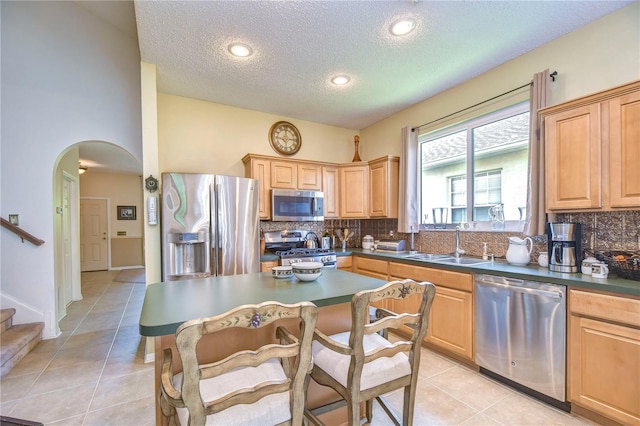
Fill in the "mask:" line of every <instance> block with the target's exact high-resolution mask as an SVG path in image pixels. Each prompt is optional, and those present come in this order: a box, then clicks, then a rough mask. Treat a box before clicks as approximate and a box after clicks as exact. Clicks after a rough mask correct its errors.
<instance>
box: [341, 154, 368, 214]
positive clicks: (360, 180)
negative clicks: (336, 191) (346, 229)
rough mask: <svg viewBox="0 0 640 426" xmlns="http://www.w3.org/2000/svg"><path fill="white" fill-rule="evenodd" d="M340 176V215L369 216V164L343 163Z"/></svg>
mask: <svg viewBox="0 0 640 426" xmlns="http://www.w3.org/2000/svg"><path fill="white" fill-rule="evenodd" d="M339 172H340V174H339V176H340V217H344V218H360V219H362V218H367V217H368V213H369V207H368V206H369V202H368V194H369V165H368V164H366V163H365V164H362V163H355V164H343V165H340V169H339Z"/></svg>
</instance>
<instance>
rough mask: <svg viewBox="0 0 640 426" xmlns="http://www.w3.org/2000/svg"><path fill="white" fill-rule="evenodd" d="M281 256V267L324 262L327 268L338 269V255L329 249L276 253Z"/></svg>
mask: <svg viewBox="0 0 640 426" xmlns="http://www.w3.org/2000/svg"><path fill="white" fill-rule="evenodd" d="M276 254H277V255H278V256H280V264H281V265H285V266H286V265H291V264H293V263H297V262H322V263H323V264H324V267H325V268H336V267H337V259H336V253H335V252H334V251H331V250H327V249H319V248H315V249H309V248H294V249H291V250H287V251H278V252H276Z"/></svg>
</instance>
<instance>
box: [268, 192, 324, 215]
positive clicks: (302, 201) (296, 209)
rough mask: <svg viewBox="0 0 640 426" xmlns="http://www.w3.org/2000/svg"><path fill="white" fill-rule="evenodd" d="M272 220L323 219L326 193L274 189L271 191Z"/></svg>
mask: <svg viewBox="0 0 640 426" xmlns="http://www.w3.org/2000/svg"><path fill="white" fill-rule="evenodd" d="M271 220H273V221H274V222H290V221H323V220H324V193H323V192H319V191H297V190H293V189H273V190H272V191H271Z"/></svg>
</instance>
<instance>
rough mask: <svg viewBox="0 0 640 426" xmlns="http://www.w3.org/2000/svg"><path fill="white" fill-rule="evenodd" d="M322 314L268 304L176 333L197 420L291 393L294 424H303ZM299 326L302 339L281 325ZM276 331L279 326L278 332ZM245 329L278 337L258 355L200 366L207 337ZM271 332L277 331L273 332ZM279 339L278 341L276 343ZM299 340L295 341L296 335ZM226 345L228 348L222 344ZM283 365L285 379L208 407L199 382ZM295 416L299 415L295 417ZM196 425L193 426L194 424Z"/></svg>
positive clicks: (187, 398)
mask: <svg viewBox="0 0 640 426" xmlns="http://www.w3.org/2000/svg"><path fill="white" fill-rule="evenodd" d="M317 315H318V308H317V307H316V306H315V305H314V304H313V303H311V302H302V303H297V304H292V305H286V304H282V303H278V302H264V303H261V304H258V305H244V306H241V307H238V308H236V309H233V310H231V311H229V312H227V313H225V314H222V315H218V316H213V317H209V318H202V319H196V320H191V321H187V322H185V323H184V324H182V325H181V326H180V327H179V328H178V330H177V331H176V346H177V348H178V352H179V354H180V357H181V359H182V367H183V380H182V401H183V402H184V405H185V406H186V408H187V409H188V410H189V416H190V418H191V419H192V420H193V419H194V418H196V419H203V418H204V417H206V416H207V415H211V414H215V413H218V412H220V411H222V410H225V409H227V408H229V407H231V406H234V405H237V404H252V403H254V402H256V401H258V400H260V399H262V398H263V397H265V396H267V395H271V394H276V393H281V392H286V391H289V392H290V402H291V410H292V418H293V419H294V422H295V419H296V417H299V420H300V422H301V421H302V418H301V416H302V413H303V410H304V396H305V395H304V391H305V387H304V381H305V377H306V375H307V373H308V371H309V370H310V368H311V366H312V362H311V341H312V338H313V330H314V329H315V324H316V319H317ZM292 321H297V322H298V323H299V327H300V328H299V333H297V332H294V333H293V334H292V333H291V332H290V331H289V330H287V329H286V328H284V327H283V326H282V323H283V322H284V323H286V324H291V322H292ZM275 326H278V327H277V329H276V328H275ZM230 328H242V329H248V330H255V331H256V333H267V332H269V331H273V339H272V340H271V342H270V343H269V344H266V345H263V346H261V347H259V348H257V349H247V350H241V351H239V352H236V353H233V354H231V355H229V356H228V357H226V358H224V359H222V360H219V361H216V362H212V363H208V364H200V363H199V362H198V357H197V346H198V342H199V341H200V339H201V338H202V337H204V336H205V335H208V334H211V333H215V332H217V331H221V330H224V329H230ZM269 328H272V329H274V330H269ZM276 334H277V336H278V337H279V340H278V339H276ZM294 334H295V335H297V337H295V338H294V337H293V335H294ZM221 344H224V343H223V342H221ZM274 358H277V359H280V360H281V361H282V365H283V369H284V371H285V373H286V376H287V377H286V379H285V380H281V381H267V382H264V383H260V384H259V385H257V386H255V387H252V388H246V389H240V390H236V391H235V392H233V393H230V394H228V395H226V396H224V397H220V398H217V399H216V400H215V401H203V397H202V395H201V392H200V381H201V380H206V379H209V378H212V377H216V376H220V375H221V374H224V373H227V372H229V371H231V370H233V369H236V368H238V367H243V366H250V367H256V366H258V365H260V364H263V363H264V362H265V361H268V360H270V359H274ZM294 411H295V412H296V413H297V415H296V416H293V413H294ZM192 424H193V423H192Z"/></svg>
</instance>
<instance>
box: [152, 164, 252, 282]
mask: <svg viewBox="0 0 640 426" xmlns="http://www.w3.org/2000/svg"><path fill="white" fill-rule="evenodd" d="M161 215H162V279H163V281H175V280H181V279H191V278H204V277H209V276H216V275H238V274H248V273H251V272H260V234H259V224H260V218H259V214H258V181H257V180H255V179H246V178H239V177H234V176H220V175H206V174H195V173H163V174H162V210H161Z"/></svg>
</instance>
